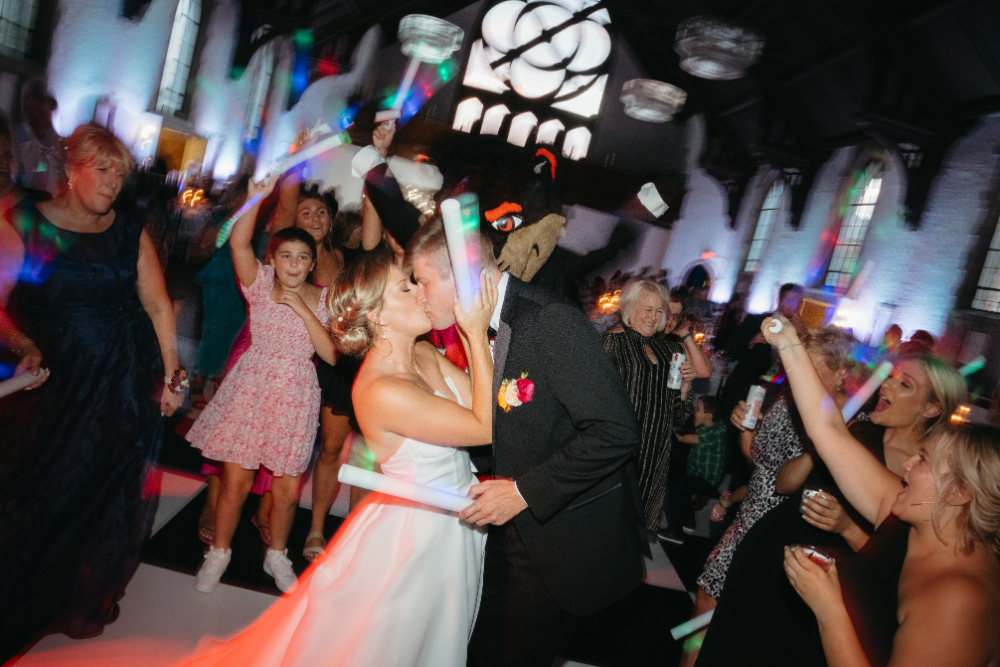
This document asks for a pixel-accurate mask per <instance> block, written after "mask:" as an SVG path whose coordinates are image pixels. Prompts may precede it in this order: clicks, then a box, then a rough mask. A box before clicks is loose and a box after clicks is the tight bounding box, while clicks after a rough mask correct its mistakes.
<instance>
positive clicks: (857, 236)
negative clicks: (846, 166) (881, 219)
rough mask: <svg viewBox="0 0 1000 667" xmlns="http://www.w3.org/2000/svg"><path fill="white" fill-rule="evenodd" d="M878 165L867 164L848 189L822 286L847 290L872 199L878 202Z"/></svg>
mask: <svg viewBox="0 0 1000 667" xmlns="http://www.w3.org/2000/svg"><path fill="white" fill-rule="evenodd" d="M880 168H881V165H879V164H876V163H874V162H873V163H872V164H870V165H868V168H867V169H866V170H865V172H864V174H862V175H861V178H859V179H858V182H857V184H856V185H855V186H854V190H853V191H852V192H851V198H850V203H849V204H848V205H847V211H845V212H844V218H843V221H842V222H841V223H840V232H839V233H838V234H837V245H836V246H835V247H834V249H833V257H831V258H830V267H829V268H828V269H827V271H826V280H825V281H824V283H823V284H824V285H828V286H830V287H833V288H834V289H836V290H844V289H847V287H848V285H849V284H850V282H851V277H852V276H853V275H854V274H855V273H857V268H858V260H859V259H860V258H861V246H862V245H863V244H864V242H865V235H866V234H867V233H868V223H870V222H871V219H872V212H873V211H874V210H875V202H877V201H878V195H879V191H881V189H882V177H881V175H880V174H879V171H880Z"/></svg>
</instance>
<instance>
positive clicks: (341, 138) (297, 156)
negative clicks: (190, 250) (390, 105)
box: [215, 125, 351, 248]
mask: <svg viewBox="0 0 1000 667" xmlns="http://www.w3.org/2000/svg"><path fill="white" fill-rule="evenodd" d="M319 129H329V127H328V126H326V125H323V126H321V128H319ZM350 142H351V140H350V138H349V137H348V136H347V133H346V132H341V133H340V134H334V135H331V136H329V137H327V138H326V139H322V140H320V141H317V142H316V143H315V144H313V145H312V146H310V147H309V148H306V149H303V150H301V151H299V152H297V153H292V154H291V155H289V156H288V157H286V158H285V159H283V160H282V161H281V162H279V163H278V164H276V165H275V166H274V167H272V168H271V170H270V171H268V172H267V176H266V177H265V179H266V180H270V179H271V178H276V177H278V176H280V175H281V174H284V173H285V172H286V171H288V170H289V169H291V168H293V167H297V166H298V165H300V164H302V163H303V162H305V161H306V160H308V159H310V158H314V157H316V156H317V155H321V154H322V153H325V152H327V151H329V150H332V149H334V148H336V147H337V146H340V145H341V144H343V143H350ZM259 201H260V195H254V196H253V197H251V198H250V199H248V200H247V202H246V203H245V204H243V206H240V208H239V209H238V210H237V211H236V213H233V214H232V215H231V216H229V219H228V220H226V221H225V222H224V223H222V227H220V228H219V235H218V236H216V237H215V247H216V248H221V247H222V246H223V245H225V243H226V241H227V240H228V239H229V235H230V234H231V233H232V231H233V225H235V224H236V221H237V220H239V219H240V218H241V217H243V214H244V213H246V212H247V211H249V210H250V209H251V208H253V207H254V206H256V205H257V203H258V202H259Z"/></svg>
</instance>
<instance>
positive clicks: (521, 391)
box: [497, 373, 535, 412]
mask: <svg viewBox="0 0 1000 667" xmlns="http://www.w3.org/2000/svg"><path fill="white" fill-rule="evenodd" d="M534 396H535V383H534V382H532V381H531V380H529V379H528V374H527V373H521V377H520V378H516V379H513V380H504V381H503V382H501V383H500V391H498V392H497V405H499V406H500V407H501V408H503V411H504V412H510V409H511V408H516V407H518V406H519V405H521V404H522V403H527V402H528V401H530V400H531V399H532V398H534Z"/></svg>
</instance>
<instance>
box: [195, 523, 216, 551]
mask: <svg viewBox="0 0 1000 667" xmlns="http://www.w3.org/2000/svg"><path fill="white" fill-rule="evenodd" d="M198 539H199V540H201V541H202V542H204V543H205V544H207V545H208V546H212V545H213V544H215V528H212V527H210V526H206V525H204V524H201V523H199V524H198Z"/></svg>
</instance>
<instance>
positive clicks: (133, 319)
mask: <svg viewBox="0 0 1000 667" xmlns="http://www.w3.org/2000/svg"><path fill="white" fill-rule="evenodd" d="M132 166H133V161H132V157H131V155H130V154H129V152H128V149H127V148H126V147H125V146H124V145H123V144H122V143H121V142H120V141H119V140H118V139H116V138H115V137H114V135H112V134H111V133H110V132H108V131H107V130H104V129H103V128H99V127H96V126H90V125H86V126H82V127H80V128H77V130H76V131H75V132H74V133H73V135H72V136H71V137H70V138H69V139H68V140H67V145H66V176H67V181H66V183H65V184H64V188H63V191H62V194H61V195H60V196H59V197H58V198H56V199H54V200H51V201H37V200H35V199H33V198H30V197H28V198H25V199H24V200H22V201H21V202H20V204H19V205H18V208H17V209H16V210H15V211H14V216H13V221H14V228H15V230H16V231H17V232H18V238H19V239H20V243H21V245H20V248H15V249H14V250H13V252H14V254H16V255H20V256H21V257H22V258H23V261H22V269H21V271H20V274H19V275H20V280H19V281H18V283H17V284H16V285H15V287H14V289H13V291H12V293H11V295H10V299H9V301H8V304H7V306H8V307H7V310H6V312H3V311H0V342H2V343H3V345H4V346H5V347H7V348H9V349H10V350H12V351H13V352H14V353H15V354H16V355H17V357H18V358H19V359H20V362H19V365H18V367H17V371H16V372H17V373H22V372H33V371H36V370H37V369H39V368H40V367H45V368H47V369H49V370H50V371H51V376H50V377H49V378H48V381H47V382H45V381H44V378H43V381H42V383H36V384H35V385H34V386H33V387H31V388H29V389H31V390H30V391H22V392H18V393H15V394H13V395H11V396H8V397H6V398H4V399H0V424H3V429H0V563H3V564H4V576H3V578H2V579H0V627H2V628H3V632H2V633H0V636H2V637H3V639H2V641H0V659H2V658H6V657H8V656H9V655H11V654H12V653H14V652H15V651H18V650H19V649H21V648H22V647H23V645H24V644H25V643H27V642H28V641H30V640H31V639H32V638H33V637H35V636H37V635H39V634H41V633H51V632H63V633H65V634H67V635H69V636H71V637H90V636H94V635H97V634H100V633H101V632H102V631H103V628H104V625H105V624H107V623H110V622H112V621H113V620H114V619H115V618H116V617H117V614H118V605H117V601H118V600H119V599H120V598H121V597H122V595H123V594H124V591H125V586H126V584H127V583H128V581H129V579H130V578H131V577H132V574H133V573H134V572H135V570H136V568H137V567H138V564H139V552H140V549H141V546H142V543H143V541H144V540H145V539H146V538H147V537H148V535H149V533H150V529H151V527H152V522H153V515H154V511H155V509H156V499H157V497H156V495H155V494H150V493H149V492H145V491H144V489H143V483H144V481H145V477H146V472H147V469H148V467H149V464H150V463H152V462H153V461H154V459H155V457H156V454H157V451H158V447H159V443H160V421H161V413H165V414H171V413H173V412H174V410H176V409H177V408H178V407H179V406H180V404H181V403H182V402H183V392H182V390H180V389H179V388H178V389H177V390H176V391H174V390H173V389H170V390H167V389H165V387H164V384H165V378H167V379H169V380H170V381H171V382H172V383H173V384H174V385H175V386H176V384H177V383H174V382H173V381H174V378H175V374H174V372H175V370H176V369H177V368H178V366H177V352H176V342H175V337H174V316H173V309H172V307H171V303H170V299H169V297H168V296H167V291H166V287H165V285H164V282H163V274H162V272H161V270H160V265H159V262H158V260H157V256H156V249H155V248H154V247H153V244H152V242H151V241H150V239H149V237H148V236H147V234H146V232H145V231H143V228H142V224H141V223H140V221H138V220H135V219H133V218H130V217H129V216H127V215H125V214H123V213H121V212H118V211H115V210H114V209H113V208H112V205H113V204H114V201H115V199H116V197H117V196H118V193H119V192H120V190H121V187H122V181H123V178H124V176H125V174H126V173H128V171H129V170H130V169H131V168H132ZM164 369H166V372H164ZM176 377H178V379H179V374H178V376H176Z"/></svg>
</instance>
